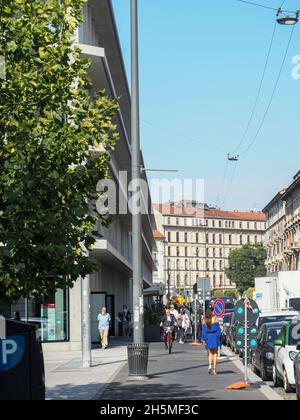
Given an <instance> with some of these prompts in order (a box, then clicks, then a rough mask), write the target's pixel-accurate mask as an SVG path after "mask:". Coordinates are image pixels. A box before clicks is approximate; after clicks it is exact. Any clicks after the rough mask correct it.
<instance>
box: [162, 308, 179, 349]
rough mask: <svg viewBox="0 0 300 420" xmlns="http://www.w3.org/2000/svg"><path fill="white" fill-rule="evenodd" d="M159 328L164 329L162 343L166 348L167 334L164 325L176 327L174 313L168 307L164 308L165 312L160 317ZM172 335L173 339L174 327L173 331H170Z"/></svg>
mask: <svg viewBox="0 0 300 420" xmlns="http://www.w3.org/2000/svg"><path fill="white" fill-rule="evenodd" d="M160 326H161V328H163V329H164V343H165V347H166V350H167V349H168V346H167V334H166V332H165V328H166V327H177V321H176V318H175V315H173V314H171V311H170V308H166V314H165V315H164V316H163V317H162V320H161V323H160ZM172 336H173V341H174V339H175V328H174V331H173V333H172Z"/></svg>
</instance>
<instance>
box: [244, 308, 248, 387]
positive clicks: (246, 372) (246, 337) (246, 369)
mask: <svg viewBox="0 0 300 420" xmlns="http://www.w3.org/2000/svg"><path fill="white" fill-rule="evenodd" d="M244 353H245V355H244V356H245V382H246V384H248V306H247V303H246V300H245V351H244Z"/></svg>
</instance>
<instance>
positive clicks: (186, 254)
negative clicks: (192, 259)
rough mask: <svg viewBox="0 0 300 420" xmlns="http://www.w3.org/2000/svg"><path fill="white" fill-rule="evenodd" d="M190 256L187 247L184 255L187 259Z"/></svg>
mask: <svg viewBox="0 0 300 420" xmlns="http://www.w3.org/2000/svg"><path fill="white" fill-rule="evenodd" d="M188 254H189V249H188V248H187V247H185V248H184V255H185V256H186V257H187V256H188Z"/></svg>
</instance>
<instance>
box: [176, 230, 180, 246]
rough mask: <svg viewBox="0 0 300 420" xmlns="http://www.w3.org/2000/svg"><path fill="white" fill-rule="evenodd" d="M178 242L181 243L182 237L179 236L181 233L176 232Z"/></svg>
mask: <svg viewBox="0 0 300 420" xmlns="http://www.w3.org/2000/svg"><path fill="white" fill-rule="evenodd" d="M176 242H177V243H178V242H180V235H179V232H176Z"/></svg>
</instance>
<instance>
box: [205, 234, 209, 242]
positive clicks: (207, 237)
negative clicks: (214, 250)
mask: <svg viewBox="0 0 300 420" xmlns="http://www.w3.org/2000/svg"><path fill="white" fill-rule="evenodd" d="M205 239H206V243H207V244H209V234H208V233H207V234H206V235H205Z"/></svg>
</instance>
